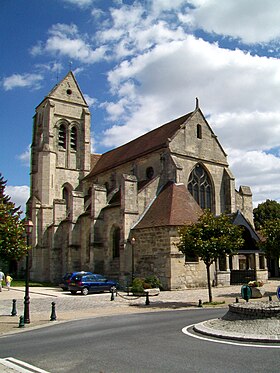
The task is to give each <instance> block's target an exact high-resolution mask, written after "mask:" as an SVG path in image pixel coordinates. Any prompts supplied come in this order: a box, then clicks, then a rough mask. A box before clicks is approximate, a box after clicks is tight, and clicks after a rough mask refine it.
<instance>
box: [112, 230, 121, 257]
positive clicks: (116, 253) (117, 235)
mask: <svg viewBox="0 0 280 373" xmlns="http://www.w3.org/2000/svg"><path fill="white" fill-rule="evenodd" d="M120 239H121V230H120V228H119V227H117V228H115V230H114V232H113V258H119V257H120Z"/></svg>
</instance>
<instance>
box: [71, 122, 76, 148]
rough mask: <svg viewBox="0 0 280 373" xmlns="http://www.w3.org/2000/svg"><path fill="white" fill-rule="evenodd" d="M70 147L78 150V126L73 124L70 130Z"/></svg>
mask: <svg viewBox="0 0 280 373" xmlns="http://www.w3.org/2000/svg"><path fill="white" fill-rule="evenodd" d="M70 148H71V149H72V150H77V128H76V127H75V126H73V127H72V128H71V132H70Z"/></svg>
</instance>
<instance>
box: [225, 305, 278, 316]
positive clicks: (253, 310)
mask: <svg viewBox="0 0 280 373" xmlns="http://www.w3.org/2000/svg"><path fill="white" fill-rule="evenodd" d="M271 317H274V318H277V319H280V303H279V302H278V301H277V302H272V301H271V302H258V303H255V302H254V303H250V302H248V303H233V304H230V305H229V311H228V313H227V314H226V315H225V316H224V317H223V318H224V319H228V320H229V319H234V318H248V319H264V318H271Z"/></svg>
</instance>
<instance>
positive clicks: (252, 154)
mask: <svg viewBox="0 0 280 373" xmlns="http://www.w3.org/2000/svg"><path fill="white" fill-rule="evenodd" d="M227 151H228V154H229V163H230V167H231V169H232V171H233V172H234V174H235V176H236V181H237V184H238V185H249V186H250V187H251V189H252V192H253V199H254V201H255V203H254V205H255V206H256V205H257V204H258V203H260V202H262V201H265V200H266V199H267V198H269V199H273V200H278V201H280V188H279V180H280V158H278V157H276V156H274V155H273V154H266V153H264V152H262V151H248V152H247V151H246V150H235V149H227Z"/></svg>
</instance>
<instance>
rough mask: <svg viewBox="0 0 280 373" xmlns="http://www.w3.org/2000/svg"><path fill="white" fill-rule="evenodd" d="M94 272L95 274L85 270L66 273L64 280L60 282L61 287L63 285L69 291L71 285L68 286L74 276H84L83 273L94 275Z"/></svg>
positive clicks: (64, 289)
mask: <svg viewBox="0 0 280 373" xmlns="http://www.w3.org/2000/svg"><path fill="white" fill-rule="evenodd" d="M92 274H93V273H92V272H85V271H79V272H68V273H65V275H64V276H63V277H62V281H61V283H60V284H59V287H61V289H62V290H63V291H67V290H69V287H68V286H69V283H70V282H71V280H72V278H73V277H74V276H77V275H81V276H83V275H92Z"/></svg>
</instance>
